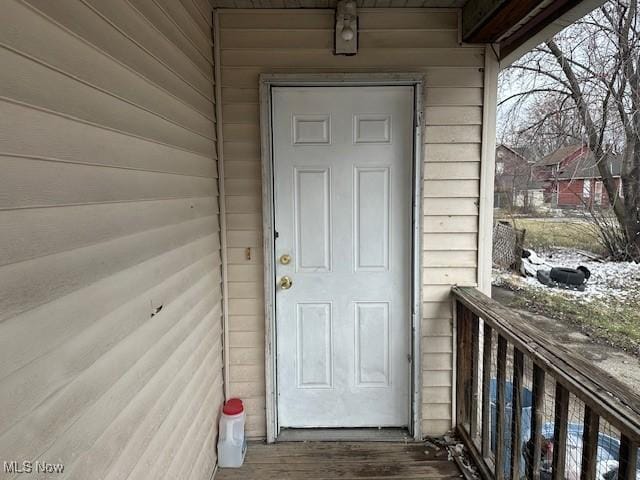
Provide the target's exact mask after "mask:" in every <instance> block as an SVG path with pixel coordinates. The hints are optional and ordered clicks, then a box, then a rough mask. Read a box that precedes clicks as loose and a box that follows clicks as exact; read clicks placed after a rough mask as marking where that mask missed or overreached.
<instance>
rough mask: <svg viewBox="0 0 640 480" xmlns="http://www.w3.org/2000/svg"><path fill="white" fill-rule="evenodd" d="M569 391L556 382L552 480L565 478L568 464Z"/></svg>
mask: <svg viewBox="0 0 640 480" xmlns="http://www.w3.org/2000/svg"><path fill="white" fill-rule="evenodd" d="M568 426H569V392H568V391H567V389H566V388H564V387H563V386H562V385H560V384H559V383H558V382H556V408H555V416H554V428H553V471H552V473H551V480H564V474H565V469H566V465H567V430H568Z"/></svg>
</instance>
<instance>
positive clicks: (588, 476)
mask: <svg viewBox="0 0 640 480" xmlns="http://www.w3.org/2000/svg"><path fill="white" fill-rule="evenodd" d="M599 428H600V417H599V416H598V414H597V413H595V412H594V411H593V410H591V408H590V407H589V405H585V406H584V432H583V433H582V468H581V471H580V480H595V478H596V464H597V461H598V460H597V455H598V430H599Z"/></svg>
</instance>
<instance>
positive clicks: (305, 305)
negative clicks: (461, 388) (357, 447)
mask: <svg viewBox="0 0 640 480" xmlns="http://www.w3.org/2000/svg"><path fill="white" fill-rule="evenodd" d="M413 101H414V100H413V88H412V87H404V86H389V87H277V88H273V90H272V108H273V110H272V125H273V159H274V177H275V178H274V197H275V205H274V208H275V230H276V232H277V233H276V240H275V262H276V268H275V273H276V278H274V279H273V281H274V282H276V284H277V290H276V292H277V293H276V332H277V333H276V335H277V337H276V338H277V348H276V350H277V357H276V362H277V392H278V419H279V424H280V426H281V427H381V426H382V427H391V426H393V427H400V426H407V425H408V424H409V406H410V394H409V389H410V387H409V385H410V366H411V361H410V351H411V350H410V337H411V336H410V325H411V313H410V298H411V294H410V292H411V280H410V279H411V268H410V267H411V212H412V188H411V185H412V182H411V176H412V157H413ZM283 256H284V257H283ZM286 256H290V261H289V262H288V263H287V257H286ZM283 277H288V278H289V279H290V280H291V282H292V283H291V286H290V288H286V287H287V286H288V285H286V284H285V285H283V286H282V285H281V281H282V280H283ZM285 280H286V278H285ZM285 283H286V282H285Z"/></svg>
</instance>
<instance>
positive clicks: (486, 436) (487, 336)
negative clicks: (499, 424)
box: [482, 322, 493, 458]
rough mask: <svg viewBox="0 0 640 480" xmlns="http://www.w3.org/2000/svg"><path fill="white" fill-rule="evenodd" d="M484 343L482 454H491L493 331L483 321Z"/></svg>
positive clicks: (486, 455)
mask: <svg viewBox="0 0 640 480" xmlns="http://www.w3.org/2000/svg"><path fill="white" fill-rule="evenodd" d="M483 334H484V344H483V347H482V456H483V457H484V458H488V457H489V456H490V455H491V352H492V349H493V332H492V330H491V327H490V326H489V325H487V322H485V323H484V332H483Z"/></svg>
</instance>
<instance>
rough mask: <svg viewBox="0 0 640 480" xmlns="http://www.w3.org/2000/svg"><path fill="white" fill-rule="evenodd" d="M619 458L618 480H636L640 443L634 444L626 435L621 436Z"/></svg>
mask: <svg viewBox="0 0 640 480" xmlns="http://www.w3.org/2000/svg"><path fill="white" fill-rule="evenodd" d="M619 457H620V460H619V462H620V463H619V464H620V469H619V470H618V480H636V470H637V468H638V442H633V441H632V440H631V439H630V438H629V437H627V436H626V435H621V437H620V453H619Z"/></svg>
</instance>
